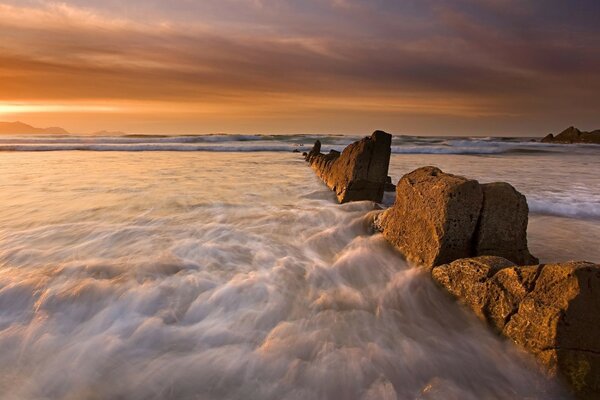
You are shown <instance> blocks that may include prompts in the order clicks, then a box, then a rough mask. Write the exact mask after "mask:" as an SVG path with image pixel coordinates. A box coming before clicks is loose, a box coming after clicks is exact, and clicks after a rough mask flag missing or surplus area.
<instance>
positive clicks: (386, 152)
mask: <svg viewBox="0 0 600 400" xmlns="http://www.w3.org/2000/svg"><path fill="white" fill-rule="evenodd" d="M391 143H392V135H390V134H388V133H385V132H383V131H376V132H374V133H373V134H372V135H371V136H370V137H366V138H364V139H362V140H359V141H357V142H354V143H352V144H351V145H349V146H348V147H346V148H345V149H344V151H343V152H342V153H340V152H338V151H335V150H332V151H331V152H330V153H329V154H321V142H319V141H318V140H317V142H316V143H315V146H314V147H313V149H312V150H311V151H310V152H309V153H308V155H307V156H306V161H308V162H309V163H310V166H311V167H312V168H313V169H314V170H315V172H316V174H317V175H318V176H319V177H320V178H321V179H323V181H324V182H325V184H326V185H327V186H328V187H329V188H330V189H332V190H333V191H335V194H336V196H337V199H338V201H339V202H340V203H346V202H349V201H360V200H371V201H375V202H381V200H382V198H383V192H384V188H385V183H386V177H387V173H388V167H389V164H390V154H391Z"/></svg>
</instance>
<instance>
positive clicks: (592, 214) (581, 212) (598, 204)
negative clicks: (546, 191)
mask: <svg viewBox="0 0 600 400" xmlns="http://www.w3.org/2000/svg"><path fill="white" fill-rule="evenodd" d="M599 200H600V199H593V198H591V199H589V200H587V201H582V200H580V199H579V200H575V199H574V200H573V201H572V202H569V203H567V202H564V201H556V199H546V200H542V199H528V201H527V203H528V205H529V210H530V211H531V212H532V213H536V214H544V215H555V216H558V217H567V218H578V219H598V220H600V201H599Z"/></svg>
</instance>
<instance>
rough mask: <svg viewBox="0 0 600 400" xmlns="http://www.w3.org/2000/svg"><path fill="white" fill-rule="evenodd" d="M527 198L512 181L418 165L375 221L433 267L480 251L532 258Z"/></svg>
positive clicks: (526, 261) (414, 257) (403, 248)
mask: <svg viewBox="0 0 600 400" xmlns="http://www.w3.org/2000/svg"><path fill="white" fill-rule="evenodd" d="M527 214H528V208H527V200H526V199H525V196H523V195H522V194H520V193H519V192H517V190H516V189H515V188H513V187H512V186H511V185H509V184H508V183H502V182H498V183H489V184H484V185H480V184H479V183H478V182H477V181H476V180H472V179H467V178H464V177H462V176H456V175H451V174H447V173H444V172H443V171H441V170H440V169H439V168H436V167H423V168H419V169H417V170H415V171H413V172H411V173H409V174H407V175H405V176H404V177H402V179H400V182H398V185H397V187H396V201H395V203H394V205H393V206H392V207H390V208H389V209H387V210H386V211H385V212H383V213H382V214H381V215H380V216H378V217H377V220H376V227H377V228H378V229H379V230H380V231H381V232H382V233H383V236H384V237H385V238H386V239H387V240H388V241H389V242H390V243H392V244H393V245H394V246H396V247H397V248H398V249H399V250H400V251H401V252H402V253H403V254H404V255H405V256H406V257H407V258H408V259H409V260H411V261H413V262H415V263H417V264H420V265H423V266H425V267H429V268H430V267H433V266H435V265H440V264H444V263H448V262H452V261H454V260H456V259H459V258H466V257H473V256H477V255H495V256H503V257H505V258H507V259H509V260H511V261H512V262H514V263H517V264H534V263H537V261H538V260H537V258H535V257H533V256H532V255H531V254H530V253H529V250H528V249H527V220H528V216H527Z"/></svg>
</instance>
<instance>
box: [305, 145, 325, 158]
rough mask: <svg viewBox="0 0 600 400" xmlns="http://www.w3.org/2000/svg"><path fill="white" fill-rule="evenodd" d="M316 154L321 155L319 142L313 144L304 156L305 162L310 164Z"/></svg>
mask: <svg viewBox="0 0 600 400" xmlns="http://www.w3.org/2000/svg"><path fill="white" fill-rule="evenodd" d="M318 154H321V141H320V140H317V141H316V142H315V144H314V146H313V148H312V149H311V150H310V151H309V152H308V154H307V155H306V158H305V160H306V161H308V162H311V161H312V159H313V158H314V157H315V156H316V155H318Z"/></svg>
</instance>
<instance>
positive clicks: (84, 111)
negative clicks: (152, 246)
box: [0, 0, 600, 136]
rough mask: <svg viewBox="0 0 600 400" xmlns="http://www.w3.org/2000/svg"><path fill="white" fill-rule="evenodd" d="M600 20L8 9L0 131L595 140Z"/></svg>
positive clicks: (581, 6) (40, 4)
mask: <svg viewBox="0 0 600 400" xmlns="http://www.w3.org/2000/svg"><path fill="white" fill-rule="evenodd" d="M124 3H125V4H124ZM599 11H600V8H599V7H598V2H596V1H580V2H578V5H577V6H571V7H569V8H566V9H565V8H564V7H563V6H562V5H561V2H560V1H554V0H547V1H544V2H541V1H533V0H531V1H519V2H517V1H516V0H514V1H513V0H484V1H479V2H475V1H473V0H456V1H446V2H441V1H430V0H424V1H421V2H417V1H394V2H392V1H388V0H375V1H362V0H306V1H294V0H279V1H275V0H271V1H269V0H218V1H217V0H206V1H203V2H189V1H185V0H172V1H162V2H161V1H155V2H148V1H142V0H132V1H128V2H122V1H113V0H106V1H103V2H99V1H89V0H77V1H76V0H73V1H68V2H54V1H40V0H37V1H27V0H25V1H0V37H2V41H1V42H0V120H4V121H12V120H21V121H23V122H26V123H29V124H32V125H36V126H42V127H43V126H62V127H64V128H66V129H67V130H69V131H71V132H74V133H78V132H81V133H86V132H91V131H96V130H102V129H107V130H122V131H127V132H140V133H141V132H144V133H210V132H231V133H246V132H256V133H288V132H289V133H301V132H321V133H326V132H330V133H365V132H370V131H372V130H374V129H376V128H378V129H386V130H389V131H392V132H394V133H408V134H438V135H443V134H479V135H490V134H500V135H511V134H512V135H530V136H539V135H541V134H545V133H547V132H550V131H558V130H561V129H562V128H564V127H566V126H568V125H578V126H580V127H581V128H583V129H592V128H593V129H597V128H599V127H600V119H599V114H600V113H598V110H600V100H599V97H600V96H598V95H597V94H598V93H599V89H600V77H599V76H598V75H599V73H598V71H599V70H600V35H599V31H600V30H599V29H598V27H597V24H596V23H595V22H594V20H595V18H594V17H593V16H594V15H596V16H598V15H599V13H598V12H599ZM596 22H597V21H596Z"/></svg>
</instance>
